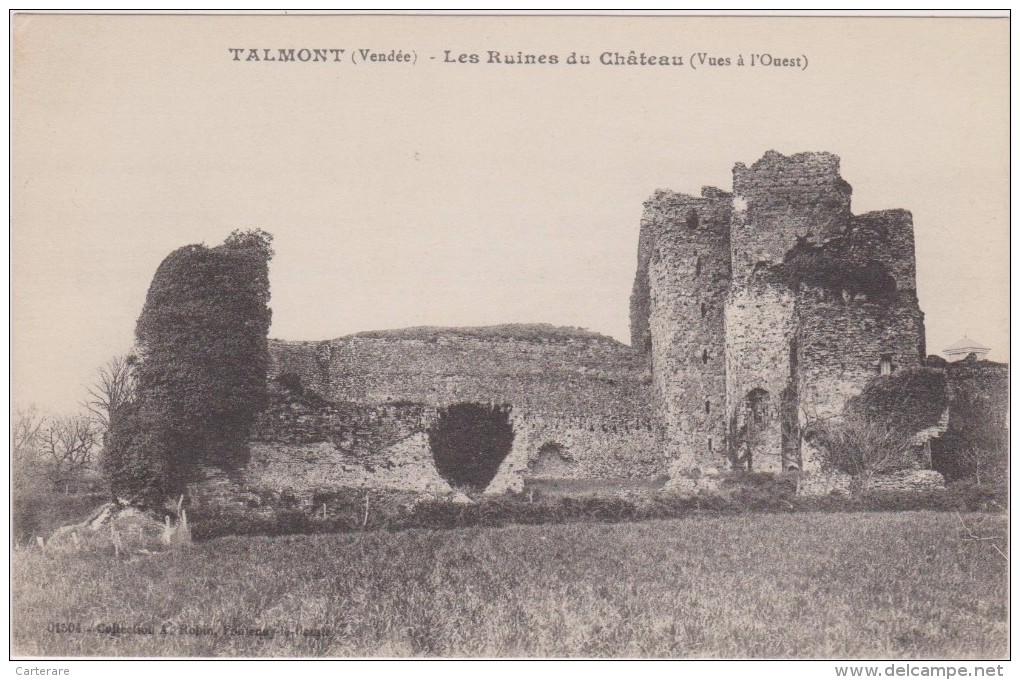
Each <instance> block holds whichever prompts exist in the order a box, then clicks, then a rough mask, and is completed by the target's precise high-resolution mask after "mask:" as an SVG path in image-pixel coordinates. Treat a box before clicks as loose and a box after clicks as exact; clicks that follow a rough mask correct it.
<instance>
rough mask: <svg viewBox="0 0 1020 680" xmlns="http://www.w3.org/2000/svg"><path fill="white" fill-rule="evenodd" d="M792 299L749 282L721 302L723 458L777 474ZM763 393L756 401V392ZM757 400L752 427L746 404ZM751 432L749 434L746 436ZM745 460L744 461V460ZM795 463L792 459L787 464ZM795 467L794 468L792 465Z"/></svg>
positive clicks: (793, 365) (792, 336)
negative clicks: (723, 318)
mask: <svg viewBox="0 0 1020 680" xmlns="http://www.w3.org/2000/svg"><path fill="white" fill-rule="evenodd" d="M797 323H798V318H797V308H796V295H795V294H794V293H793V291H791V290H790V289H789V288H787V287H786V286H784V285H781V284H775V283H772V282H769V281H766V280H762V279H759V278H755V279H752V280H749V281H745V282H743V283H740V284H734V287H733V288H732V290H731V291H730V295H729V298H728V300H727V303H726V330H727V333H726V415H725V421H726V425H727V429H728V434H729V436H728V445H729V450H728V452H727V453H728V455H729V456H730V457H731V461H732V462H733V463H734V464H736V465H738V466H746V465H747V464H748V463H749V462H750V463H751V464H752V466H753V468H754V469H755V470H761V471H781V470H783V469H784V468H785V467H787V466H786V465H783V457H782V453H783V432H782V426H783V418H784V417H785V416H786V415H787V409H790V408H795V404H791V403H790V401H791V400H792V401H794V402H795V401H796V393H795V392H792V389H795V386H796V378H795V376H796V372H797V354H796V352H797V345H796V340H797ZM762 392H763V393H764V397H763V398H762V397H761V396H758V395H761V393H762ZM756 398H757V399H761V402H760V404H761V407H762V409H763V410H762V412H761V413H760V414H758V417H759V418H760V420H759V422H757V423H754V424H752V423H750V422H749V420H750V419H751V418H752V416H753V415H754V414H753V413H752V403H753V401H754V399H756ZM752 427H753V428H755V432H754V435H756V436H752V434H751V433H750V432H749V430H750V428H752ZM748 459H750V460H748ZM792 462H795V461H792ZM798 467H799V465H798Z"/></svg>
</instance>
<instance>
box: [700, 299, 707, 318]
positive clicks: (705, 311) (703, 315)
mask: <svg viewBox="0 0 1020 680" xmlns="http://www.w3.org/2000/svg"><path fill="white" fill-rule="evenodd" d="M706 314H708V305H706V304H705V303H704V302H702V303H701V318H702V319H704V318H705V315H706Z"/></svg>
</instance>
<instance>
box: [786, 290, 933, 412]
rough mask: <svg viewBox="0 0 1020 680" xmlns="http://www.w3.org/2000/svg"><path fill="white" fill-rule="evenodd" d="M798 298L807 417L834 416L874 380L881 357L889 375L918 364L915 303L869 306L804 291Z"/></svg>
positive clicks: (919, 324)
mask: <svg viewBox="0 0 1020 680" xmlns="http://www.w3.org/2000/svg"><path fill="white" fill-rule="evenodd" d="M798 298H799V299H798V304H797V307H798V316H799V324H798V338H797V344H798V347H799V353H800V355H799V356H800V358H799V363H800V388H799V391H800V400H801V408H802V410H803V411H804V412H805V414H806V416H807V417H809V418H817V417H822V418H824V417H829V416H833V415H836V414H838V413H839V412H840V411H841V410H842V409H843V405H844V404H845V403H846V400H847V399H849V398H850V397H852V396H854V395H856V394H859V393H860V391H861V390H862V389H863V387H864V385H865V383H867V382H868V380H870V379H871V378H873V377H875V376H877V375H879V371H880V364H881V360H882V356H883V355H887V356H888V357H889V358H890V361H891V368H892V370H893V371H899V370H901V369H904V368H911V367H914V366H919V365H921V364H922V363H923V361H924V315H923V314H922V312H921V311H920V309H919V308H918V306H917V303H916V301H900V300H896V301H893V302H889V303H882V302H868V301H865V300H862V299H860V298H850V299H847V298H845V297H843V296H836V295H833V294H832V293H831V292H829V291H823V290H820V289H804V290H802V291H801V293H800V295H799V296H798Z"/></svg>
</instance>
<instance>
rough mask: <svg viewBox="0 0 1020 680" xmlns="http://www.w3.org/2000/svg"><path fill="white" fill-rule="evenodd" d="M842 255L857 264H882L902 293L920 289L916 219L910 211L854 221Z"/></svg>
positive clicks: (870, 215)
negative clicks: (916, 257)
mask: <svg viewBox="0 0 1020 680" xmlns="http://www.w3.org/2000/svg"><path fill="white" fill-rule="evenodd" d="M844 241H845V243H844V244H843V246H842V247H841V248H840V251H841V253H840V254H841V256H842V257H844V258H845V259H846V260H847V261H849V262H852V263H854V264H857V265H864V264H867V263H868V262H878V263H880V264H881V265H882V266H883V267H884V268H885V269H886V270H887V271H888V272H889V273H890V274H891V275H892V277H893V279H894V280H895V281H896V289H897V290H898V291H908V290H909V291H913V290H915V289H916V287H917V283H916V281H917V267H916V262H915V255H914V220H913V217H912V216H911V214H910V212H908V211H906V210H877V211H874V212H869V213H865V214H863V215H854V216H853V217H852V218H851V221H850V226H849V229H847V232H846V236H845V238H844Z"/></svg>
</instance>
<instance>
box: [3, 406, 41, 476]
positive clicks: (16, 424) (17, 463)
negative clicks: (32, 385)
mask: <svg viewBox="0 0 1020 680" xmlns="http://www.w3.org/2000/svg"><path fill="white" fill-rule="evenodd" d="M45 423H46V418H45V417H44V416H43V415H42V414H41V413H39V410H38V409H37V408H36V407H35V406H28V407H27V408H16V409H15V410H14V413H13V415H12V418H11V462H12V464H13V465H14V469H15V471H20V470H23V469H24V467H25V466H27V465H29V464H31V463H34V462H35V461H36V457H37V455H38V447H39V444H40V443H41V440H42V430H43V425H44V424H45Z"/></svg>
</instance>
